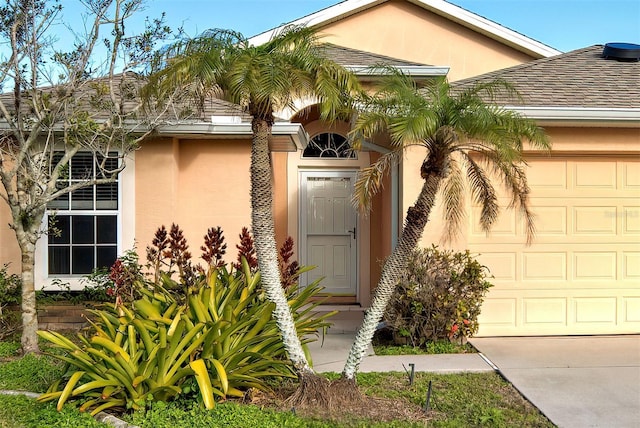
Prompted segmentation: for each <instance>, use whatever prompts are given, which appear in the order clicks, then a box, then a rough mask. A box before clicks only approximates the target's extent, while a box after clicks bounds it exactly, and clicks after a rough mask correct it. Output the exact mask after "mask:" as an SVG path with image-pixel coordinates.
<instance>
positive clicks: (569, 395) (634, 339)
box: [471, 335, 640, 428]
mask: <svg viewBox="0 0 640 428" xmlns="http://www.w3.org/2000/svg"><path fill="white" fill-rule="evenodd" d="M471 343H472V344H473V346H475V347H476V348H477V349H478V350H479V351H480V352H481V353H482V354H483V355H484V356H485V357H487V358H488V359H489V360H490V361H491V362H492V363H493V364H495V365H496V366H497V367H498V369H499V371H500V372H501V373H502V374H503V376H504V377H505V378H507V379H508V380H509V381H510V382H511V383H512V384H513V385H514V386H515V387H516V388H517V389H518V390H519V391H520V392H521V393H522V394H523V395H524V396H525V397H527V399H528V400H529V401H531V402H532V403H533V404H534V405H535V406H536V407H538V409H540V411H541V412H542V413H544V414H545V415H546V416H547V417H548V418H549V419H550V420H551V421H552V422H553V423H555V424H556V425H558V426H559V427H562V428H573V427H575V428H586V427H603V428H604V427H606V428H614V427H619V428H634V427H640V335H627V336H564V337H555V336H554V337H496V338H493V337H481V338H473V339H471Z"/></svg>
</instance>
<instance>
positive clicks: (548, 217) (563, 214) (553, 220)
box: [535, 206, 567, 237]
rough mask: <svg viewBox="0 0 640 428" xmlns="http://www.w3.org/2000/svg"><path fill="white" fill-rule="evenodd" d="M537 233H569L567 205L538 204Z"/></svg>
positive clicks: (555, 234)
mask: <svg viewBox="0 0 640 428" xmlns="http://www.w3.org/2000/svg"><path fill="white" fill-rule="evenodd" d="M535 216H536V219H535V224H536V235H537V236H538V237H542V236H565V235H566V234H567V207H566V206H536V208H535Z"/></svg>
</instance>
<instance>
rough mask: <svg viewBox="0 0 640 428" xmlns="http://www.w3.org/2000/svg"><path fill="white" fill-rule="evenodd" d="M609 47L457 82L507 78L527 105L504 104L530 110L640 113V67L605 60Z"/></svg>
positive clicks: (462, 84)
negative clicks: (636, 110)
mask: <svg viewBox="0 0 640 428" xmlns="http://www.w3.org/2000/svg"><path fill="white" fill-rule="evenodd" d="M603 48H604V46H602V45H594V46H590V47H586V48H582V49H577V50H574V51H571V52H567V53H565V54H561V55H557V56H553V57H549V58H543V59H539V60H535V61H531V62H528V63H525V64H520V65H517V66H514V67H509V68H505V69H502V70H497V71H494V72H491V73H486V74H483V75H481V76H476V77H472V78H469V79H464V80H460V81H457V82H454V83H453V86H454V87H456V88H459V89H460V88H464V87H467V86H469V85H472V84H473V83H479V82H486V81H490V80H493V79H503V80H505V81H507V82H509V83H511V84H512V85H514V87H515V88H516V89H517V90H518V92H519V93H520V95H521V96H522V100H520V101H518V100H513V99H507V98H506V97H502V98H500V97H498V99H497V100H496V101H497V102H498V103H504V104H507V105H514V106H526V107H581V108H640V62H638V61H634V62H628V61H616V60H613V59H605V58H603V57H602V50H603Z"/></svg>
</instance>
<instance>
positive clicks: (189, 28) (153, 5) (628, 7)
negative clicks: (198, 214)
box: [63, 0, 640, 52]
mask: <svg viewBox="0 0 640 428" xmlns="http://www.w3.org/2000/svg"><path fill="white" fill-rule="evenodd" d="M65 1H68V0H65ZM63 3H64V2H63ZM336 3H339V1H338V0H148V8H147V10H146V11H145V12H144V14H147V15H149V16H157V14H159V13H161V12H163V11H164V12H166V13H167V22H168V24H169V25H170V26H172V27H177V26H180V25H183V26H184V29H185V31H186V33H187V34H188V35H191V36H193V35H196V34H198V33H200V32H202V31H204V30H206V29H208V28H227V29H233V30H236V31H239V32H241V33H242V34H244V35H245V36H253V35H256V34H259V33H261V32H263V31H266V30H269V29H271V28H274V27H277V26H279V25H281V24H284V23H287V22H289V21H293V20H295V19H298V18H301V17H304V16H306V15H308V14H311V13H314V12H316V11H318V10H321V9H323V8H326V7H328V6H332V5H334V4H336ZM450 3H453V4H455V5H457V6H460V7H463V8H465V9H467V10H469V11H471V12H474V13H476V14H478V15H481V16H483V17H485V18H487V19H490V20H492V21H495V22H497V23H499V24H501V25H504V26H506V27H508V28H510V29H512V30H515V31H517V32H519V33H522V34H524V35H526V36H528V37H530V38H533V39H535V40H537V41H539V42H542V43H544V44H547V45H549V46H551V47H553V48H555V49H558V50H560V51H563V52H566V51H570V50H573V49H578V48H582V47H586V46H591V45H594V44H605V43H609V42H628V43H636V44H640V0H451V1H450Z"/></svg>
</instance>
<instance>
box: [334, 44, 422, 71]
mask: <svg viewBox="0 0 640 428" xmlns="http://www.w3.org/2000/svg"><path fill="white" fill-rule="evenodd" d="M325 46H326V48H325V52H326V53H327V56H328V57H329V58H330V59H332V60H333V61H335V62H337V63H338V64H340V65H342V66H343V67H344V66H357V67H370V66H375V65H379V64H381V63H384V64H387V65H391V66H394V67H423V66H427V64H420V63H418V62H409V61H404V60H402V59H398V58H392V57H390V56H385V55H378V54H374V53H371V52H365V51H361V50H358V49H352V48H345V47H343V46H337V45H334V44H331V43H327V44H326V45H325Z"/></svg>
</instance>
